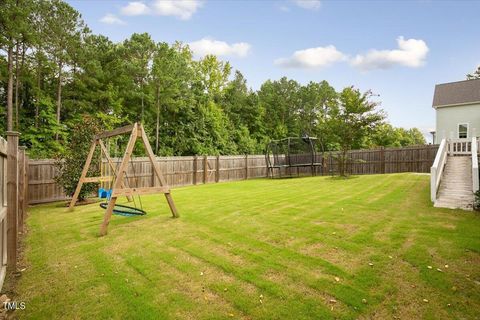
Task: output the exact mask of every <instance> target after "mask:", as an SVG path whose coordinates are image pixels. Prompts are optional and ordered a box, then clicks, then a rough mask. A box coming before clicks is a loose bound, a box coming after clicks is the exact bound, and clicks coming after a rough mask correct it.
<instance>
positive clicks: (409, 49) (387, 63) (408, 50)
mask: <svg viewBox="0 0 480 320" xmlns="http://www.w3.org/2000/svg"><path fill="white" fill-rule="evenodd" d="M397 43H398V49H394V50H376V49H372V50H370V51H369V52H367V54H364V55H361V54H359V55H357V56H356V57H355V58H353V59H352V60H351V64H352V65H353V66H355V67H357V68H359V69H362V70H373V69H388V68H391V67H393V66H395V65H401V66H406V67H411V68H417V67H420V66H422V65H424V64H425V58H426V56H427V53H428V50H429V49H428V46H427V44H426V43H425V41H423V40H417V39H407V40H405V39H404V38H403V37H398V38H397Z"/></svg>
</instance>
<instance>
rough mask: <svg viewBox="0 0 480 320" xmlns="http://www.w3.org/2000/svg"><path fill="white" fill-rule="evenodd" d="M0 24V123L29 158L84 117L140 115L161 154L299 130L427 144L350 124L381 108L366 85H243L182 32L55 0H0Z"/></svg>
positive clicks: (414, 134)
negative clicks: (93, 13)
mask: <svg viewBox="0 0 480 320" xmlns="http://www.w3.org/2000/svg"><path fill="white" fill-rule="evenodd" d="M0 28H1V29H0V30H1V32H0V106H1V108H0V110H1V112H0V124H1V130H2V133H4V131H5V130H11V129H13V130H17V131H20V132H21V133H22V135H21V137H20V139H21V143H22V144H24V145H26V146H27V147H29V149H30V154H31V157H52V156H55V155H56V154H59V153H60V154H61V153H62V152H63V151H64V148H65V145H67V144H69V143H71V142H72V141H75V139H74V138H75V137H73V132H74V129H75V128H78V124H79V123H81V121H82V119H84V117H85V115H89V117H90V118H91V119H92V121H96V122H97V123H98V124H99V126H100V127H101V128H103V129H105V130H108V129H112V128H113V127H116V126H120V125H124V124H128V123H132V122H134V121H142V123H143V124H144V127H145V128H146V131H147V133H148V135H149V136H150V140H151V141H152V144H153V145H154V150H155V152H156V153H157V154H159V155H194V154H212V155H215V154H246V153H261V152H263V149H264V146H265V143H266V142H267V141H268V140H270V139H277V138H283V137H286V136H300V135H304V134H307V135H311V136H317V137H319V138H320V139H321V141H322V145H324V146H325V148H327V149H330V150H335V149H341V148H343V147H344V146H345V145H348V146H349V147H351V148H368V147H373V146H405V145H410V144H422V143H425V139H424V138H423V136H422V135H421V133H420V132H419V131H418V129H401V128H393V127H392V126H391V125H389V124H388V123H386V122H385V120H384V117H383V116H382V117H381V119H378V121H374V122H375V124H374V125H372V126H371V127H370V125H366V124H365V123H362V124H359V125H358V126H356V125H355V126H352V122H351V120H352V119H353V118H352V119H351V118H349V117H350V116H352V115H353V114H355V113H356V112H360V113H361V110H363V109H362V108H367V109H368V108H370V107H373V109H375V110H373V109H372V110H370V111H372V114H380V113H381V110H379V109H378V103H377V102H375V101H374V97H373V96H372V95H371V94H370V93H361V92H359V91H358V90H356V89H354V88H346V89H344V90H341V91H340V92H337V91H336V90H335V89H334V88H333V87H332V86H331V85H330V84H329V83H328V82H327V81H320V82H310V83H307V84H301V83H299V82H297V81H295V80H293V79H288V78H286V77H283V78H281V79H278V80H267V81H265V82H264V83H263V84H262V85H261V87H260V88H259V89H258V90H252V89H251V88H249V87H248V84H247V79H246V78H245V77H244V75H243V74H242V73H241V71H239V70H232V66H231V65H230V63H229V62H228V61H222V60H220V59H219V58H218V57H216V56H214V55H207V56H205V57H203V58H200V59H194V58H193V55H192V51H191V50H190V48H189V47H188V45H185V44H183V43H181V42H175V43H172V44H169V43H166V42H156V41H154V40H153V39H152V38H151V36H150V35H149V34H148V33H134V34H132V35H131V36H130V37H129V38H128V39H125V40H124V41H122V42H119V43H114V42H112V41H111V40H110V39H108V38H107V37H105V36H103V35H97V34H93V33H92V32H91V31H90V29H89V28H88V26H87V25H86V23H85V22H84V21H83V19H82V16H81V14H80V13H79V12H77V11H76V10H75V9H74V8H72V7H71V6H70V5H69V4H67V3H65V2H63V1H61V0H43V1H39V0H4V1H3V4H2V6H1V7H0ZM351 103H353V104H351ZM350 108H352V109H350ZM367 113H369V112H367ZM337 117H338V118H337ZM90 118H89V119H90ZM340 120H342V121H344V122H341V121H340ZM339 121H340V122H339ZM352 129H354V130H353V131H354V132H353V131H352ZM350 134H352V135H351V136H350ZM342 135H343V136H342ZM347 135H348V137H347ZM347 138H348V139H347ZM342 139H346V140H348V142H346V140H345V141H344V140H342Z"/></svg>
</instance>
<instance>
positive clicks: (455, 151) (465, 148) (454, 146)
mask: <svg viewBox="0 0 480 320" xmlns="http://www.w3.org/2000/svg"><path fill="white" fill-rule="evenodd" d="M470 152H472V142H471V141H470V140H469V139H448V154H449V155H451V156H453V155H470Z"/></svg>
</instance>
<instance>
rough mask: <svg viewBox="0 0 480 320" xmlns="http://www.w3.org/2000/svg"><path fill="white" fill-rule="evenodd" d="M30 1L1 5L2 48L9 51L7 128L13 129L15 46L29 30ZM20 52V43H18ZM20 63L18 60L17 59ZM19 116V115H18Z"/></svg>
mask: <svg viewBox="0 0 480 320" xmlns="http://www.w3.org/2000/svg"><path fill="white" fill-rule="evenodd" d="M30 8H31V5H30V1H26V0H4V1H2V4H1V5H0V48H1V49H4V50H5V51H6V52H7V75H8V85H7V130H8V131H10V130H13V93H14V86H13V84H14V73H15V71H14V69H13V67H14V56H15V52H14V48H15V45H16V44H18V43H19V41H20V39H21V36H22V34H24V33H25V32H27V30H29V29H30V28H29V26H28V19H29V15H30ZM17 53H18V45H17ZM17 65H18V60H17ZM17 117H18V115H17Z"/></svg>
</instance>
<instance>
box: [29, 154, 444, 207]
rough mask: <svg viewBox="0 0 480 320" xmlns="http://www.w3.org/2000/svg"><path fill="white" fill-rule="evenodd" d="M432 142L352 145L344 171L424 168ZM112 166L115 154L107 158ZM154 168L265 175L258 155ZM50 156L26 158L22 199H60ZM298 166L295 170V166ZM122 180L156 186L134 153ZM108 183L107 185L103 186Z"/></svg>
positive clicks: (332, 164) (177, 182) (188, 178)
mask: <svg viewBox="0 0 480 320" xmlns="http://www.w3.org/2000/svg"><path fill="white" fill-rule="evenodd" d="M437 149H438V145H425V146H415V147H405V148H388V149H387V148H379V149H372V150H352V151H349V153H348V158H349V159H350V160H349V161H348V164H347V171H348V172H349V173H350V174H381V173H398V172H423V173H429V172H430V167H431V166H432V164H433V161H434V159H435V154H436V152H437ZM337 155H338V153H337V152H326V153H324V154H323V155H322V154H318V155H317V162H320V163H323V164H324V165H323V167H321V168H318V169H317V172H316V174H318V175H333V174H337V173H338V161H337ZM113 161H114V162H115V163H116V164H117V165H118V163H119V162H120V159H115V158H114V159H113ZM157 161H158V163H159V165H160V169H161V171H162V173H163V175H164V176H165V179H166V180H167V183H168V185H170V186H171V187H177V186H186V185H196V184H204V183H215V182H223V181H235V180H244V179H251V178H263V177H266V176H267V170H266V163H265V156H264V155H248V156H245V155H242V156H187V157H157ZM54 162H55V161H54V160H48V159H47V160H30V161H29V170H28V176H29V180H28V200H29V203H30V204H36V203H44V202H52V201H58V200H66V199H67V197H66V196H65V194H64V193H63V190H62V188H61V187H60V186H59V185H57V184H56V182H55V180H54V178H55V175H56V174H57V171H56V169H55V165H54ZM102 170H103V174H104V175H111V172H110V171H109V168H108V166H107V164H106V163H104V164H103V167H102ZM282 170H285V169H282ZM292 170H294V171H291V172H290V173H291V174H293V175H296V174H297V172H298V174H299V175H303V174H309V173H310V172H311V169H310V168H298V169H292ZM297 170H298V171H297ZM127 177H128V178H127V180H128V182H130V184H131V185H132V186H138V187H149V186H157V183H158V182H156V181H155V180H154V179H153V172H152V167H151V165H150V163H149V161H148V159H147V158H134V159H133V160H132V161H131V164H130V165H129V167H128V171H127ZM104 186H105V187H107V188H108V184H105V185H104Z"/></svg>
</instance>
